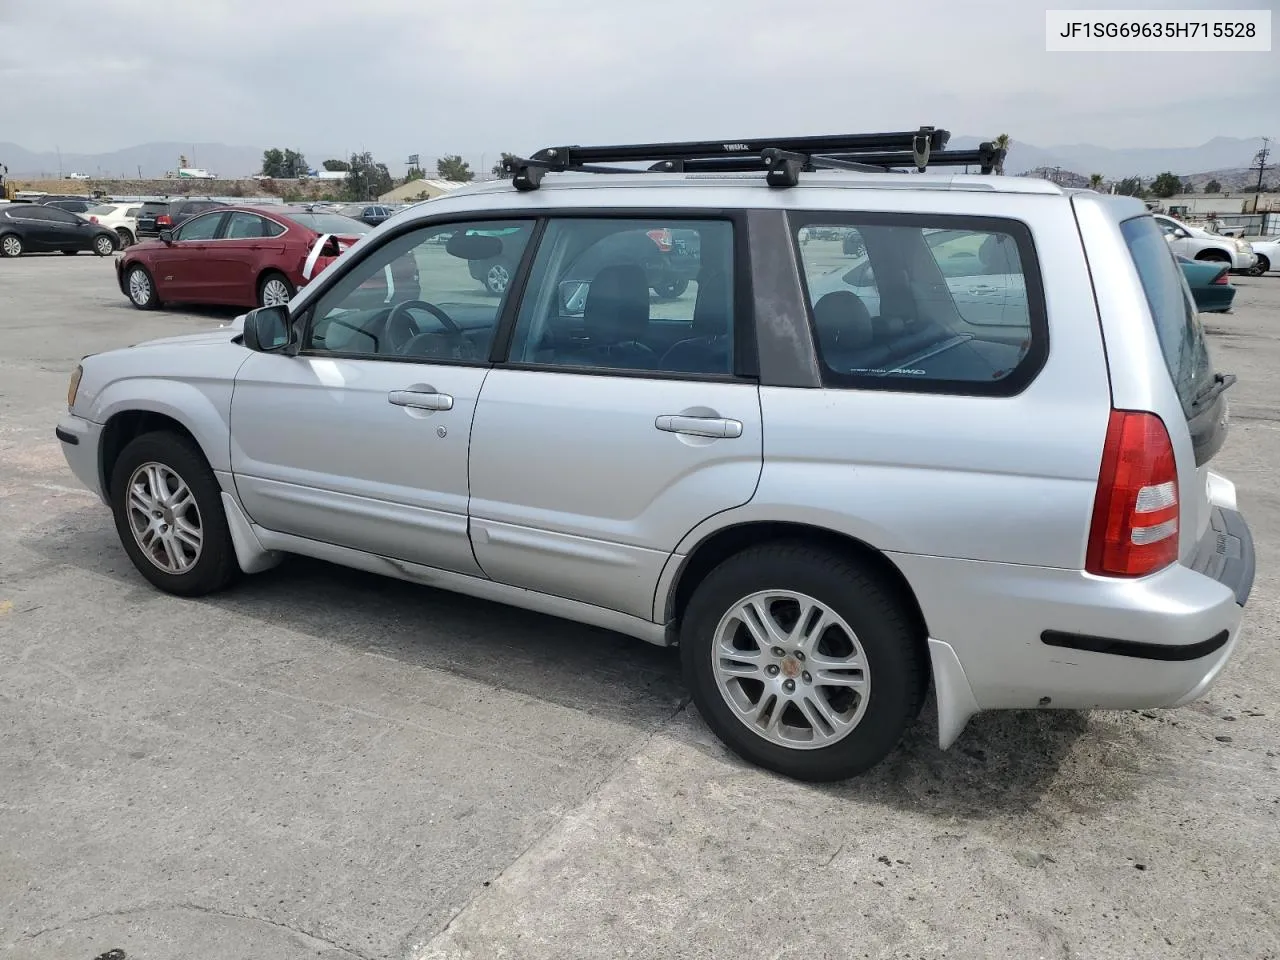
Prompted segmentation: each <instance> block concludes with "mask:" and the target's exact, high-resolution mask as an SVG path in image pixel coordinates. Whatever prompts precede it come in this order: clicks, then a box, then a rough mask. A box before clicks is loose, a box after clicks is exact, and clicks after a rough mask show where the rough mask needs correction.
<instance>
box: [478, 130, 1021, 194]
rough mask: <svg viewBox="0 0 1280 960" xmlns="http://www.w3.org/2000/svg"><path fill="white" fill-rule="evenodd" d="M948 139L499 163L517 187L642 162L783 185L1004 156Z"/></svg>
mask: <svg viewBox="0 0 1280 960" xmlns="http://www.w3.org/2000/svg"><path fill="white" fill-rule="evenodd" d="M950 139H951V134H950V133H949V132H948V131H946V130H939V129H937V128H935V127H928V126H924V127H920V128H919V129H918V130H905V131H899V132H894V133H854V134H837V135H832V136H818V137H790V138H778V139H757V140H739V141H725V140H698V141H689V142H683V143H640V144H616V145H613V146H601V147H582V146H566V147H546V148H544V149H542V150H539V151H538V152H537V153H535V154H533V156H531V157H528V158H523V157H511V158H508V159H506V160H504V161H503V166H504V167H505V168H506V170H507V172H509V173H510V174H511V175H512V177H511V179H512V183H513V184H514V186H515V188H516V189H517V190H536V189H538V187H539V186H540V185H541V183H542V177H543V175H544V174H545V173H546V172H547V171H548V170H550V171H567V170H573V171H581V172H586V173H606V174H608V173H635V172H637V171H636V170H634V169H629V168H626V167H618V166H610V164H620V163H644V162H648V163H649V164H650V166H649V168H648V170H649V171H650V172H694V171H703V172H720V171H723V172H730V171H764V172H765V173H766V178H765V179H766V181H767V182H768V183H769V184H770V185H771V186H778V187H784V186H795V185H796V184H797V183H798V182H799V175H800V173H801V172H805V171H812V170H815V169H818V168H827V169H839V170H857V171H861V172H875V173H882V172H884V171H885V170H892V169H895V168H899V167H915V168H916V169H917V170H919V171H921V172H923V171H924V170H925V169H926V168H927V167H929V166H930V165H933V166H939V165H943V166H978V167H980V168H981V169H982V172H983V173H990V172H991V171H992V170H994V169H996V168H997V167H998V166H999V164H1000V162H1001V161H1002V160H1003V159H1004V153H1003V151H1000V150H998V149H997V148H996V147H995V145H994V144H992V143H983V144H981V145H980V146H979V148H978V149H977V150H953V151H950V152H948V151H947V150H946V149H945V148H946V145H947V142H948V141H949V140H950Z"/></svg>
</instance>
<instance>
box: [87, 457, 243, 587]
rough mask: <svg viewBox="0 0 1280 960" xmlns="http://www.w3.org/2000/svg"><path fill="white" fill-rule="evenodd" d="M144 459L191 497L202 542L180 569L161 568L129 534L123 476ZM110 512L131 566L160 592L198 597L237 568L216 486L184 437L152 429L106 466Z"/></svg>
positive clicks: (210, 472) (126, 485)
mask: <svg viewBox="0 0 1280 960" xmlns="http://www.w3.org/2000/svg"><path fill="white" fill-rule="evenodd" d="M147 463H156V464H160V465H163V466H164V467H166V468H167V469H169V470H171V471H172V472H173V473H174V474H176V475H177V476H178V477H180V478H181V479H182V481H183V482H184V483H185V484H186V485H187V488H188V489H189V490H190V491H191V493H192V495H193V497H194V499H195V507H196V510H197V511H198V514H196V516H197V518H198V521H199V523H198V527H199V529H200V531H201V533H202V544H201V549H200V552H199V555H198V558H197V559H196V560H195V562H194V564H193V565H192V566H191V567H190V569H188V570H185V571H183V572H179V573H174V572H169V571H167V570H164V569H161V567H159V566H157V565H156V563H155V562H153V561H152V560H151V559H149V558H148V555H147V553H146V551H144V550H143V548H142V546H141V545H140V544H139V543H138V541H137V539H136V538H135V537H134V533H133V528H132V526H131V520H130V510H129V507H128V504H129V498H130V491H129V479H130V477H132V476H133V473H134V471H135V470H137V469H138V468H139V467H141V466H142V465H144V464H147ZM111 511H112V513H113V514H114V515H115V521H116V533H117V534H118V535H119V537H120V543H121V544H122V545H123V546H124V550H125V553H127V554H128V555H129V559H130V560H132V561H133V565H134V566H135V567H137V568H138V572H139V573H141V574H142V575H143V576H144V577H146V578H147V580H149V581H151V583H152V584H153V585H154V586H156V587H158V588H159V589H161V590H163V591H165V592H166V593H173V594H177V595H178V596H182V597H198V596H202V595H204V594H207V593H213V592H214V591H217V590H221V589H223V588H224V587H226V586H228V585H229V584H231V583H232V582H233V581H234V580H235V579H236V577H237V576H238V575H239V573H240V567H239V565H238V564H237V562H236V554H235V547H234V546H233V545H232V543H231V534H230V532H229V531H228V529H227V518H226V515H225V514H224V513H223V510H222V488H221V487H220V486H219V485H218V481H217V478H216V477H214V475H213V470H212V469H210V467H209V463H208V461H207V460H205V458H204V454H203V453H201V452H200V449H199V448H198V447H197V446H196V445H195V443H193V442H192V441H191V440H190V438H188V437H185V436H182V435H181V434H178V433H171V432H168V431H158V432H154V433H144V434H143V435H142V436H140V437H135V438H134V439H133V440H131V441H130V442H129V444H128V445H127V446H126V447H125V448H124V450H122V451H121V453H120V457H119V458H118V459H117V460H116V464H115V467H114V468H113V469H112V471H111ZM188 516H190V515H188ZM170 522H172V521H170Z"/></svg>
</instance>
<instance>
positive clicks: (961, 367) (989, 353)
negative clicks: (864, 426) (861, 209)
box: [793, 214, 1048, 396]
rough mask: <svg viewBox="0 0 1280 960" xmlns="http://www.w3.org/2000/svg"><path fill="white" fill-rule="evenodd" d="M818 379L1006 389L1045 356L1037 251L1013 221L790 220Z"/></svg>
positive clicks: (838, 383)
mask: <svg viewBox="0 0 1280 960" xmlns="http://www.w3.org/2000/svg"><path fill="white" fill-rule="evenodd" d="M793 223H794V224H795V231H796V232H795V237H796V241H797V249H798V250H799V253H800V261H801V263H802V265H803V267H804V278H805V286H806V291H807V296H808V301H809V310H810V316H811V320H812V324H813V330H814V333H815V335H816V341H817V346H818V354H819V359H820V360H821V362H822V371H823V381H824V383H825V384H826V385H827V386H831V387H856V388H861V389H886V390H913V391H921V392H931V393H959V394H980V395H996V396H1009V395H1012V394H1015V393H1017V392H1019V391H1020V390H1022V389H1023V387H1025V386H1026V385H1027V384H1028V383H1030V381H1031V379H1032V378H1033V377H1034V376H1035V374H1036V373H1037V372H1038V371H1039V369H1040V367H1041V366H1043V364H1044V359H1045V357H1046V356H1047V353H1048V329H1047V324H1046V322H1045V311H1044V295H1043V290H1042V286H1041V282H1040V273H1039V268H1038V265H1037V262H1036V259H1035V249H1034V246H1033V244H1032V240H1031V234H1030V231H1029V230H1027V228H1026V227H1025V226H1024V225H1023V224H1021V223H1018V222H1016V221H1011V220H994V219H990V218H972V217H946V216H919V215H914V214H911V215H907V214H900V215H897V214H863V215H849V214H814V215H808V216H802V217H800V218H794V217H793Z"/></svg>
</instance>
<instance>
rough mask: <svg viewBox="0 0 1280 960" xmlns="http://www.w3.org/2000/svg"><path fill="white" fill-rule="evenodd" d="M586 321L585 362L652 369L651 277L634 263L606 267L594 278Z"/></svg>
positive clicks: (655, 357) (653, 358)
mask: <svg viewBox="0 0 1280 960" xmlns="http://www.w3.org/2000/svg"><path fill="white" fill-rule="evenodd" d="M582 322H583V326H584V327H585V328H586V331H585V332H586V337H587V345H586V347H585V349H584V350H583V351H582V356H581V362H583V363H586V364H588V365H591V366H601V367H629V368H632V369H641V370H646V369H651V368H652V367H654V366H655V365H656V363H657V356H656V355H655V354H654V352H653V350H652V349H650V348H649V347H648V346H646V345H645V343H644V338H645V336H646V335H647V334H648V332H649V279H648V277H646V276H645V272H644V268H643V267H640V266H637V265H635V264H631V263H620V264H614V265H612V266H608V267H603V268H601V270H600V271H599V272H598V273H597V274H596V276H595V279H594V280H592V281H591V287H590V288H589V289H588V290H587V302H586V303H585V304H584V305H583V310H582Z"/></svg>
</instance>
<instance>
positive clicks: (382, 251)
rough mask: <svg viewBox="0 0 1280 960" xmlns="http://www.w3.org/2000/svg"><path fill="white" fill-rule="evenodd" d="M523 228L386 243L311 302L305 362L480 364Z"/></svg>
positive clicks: (498, 224)
mask: <svg viewBox="0 0 1280 960" xmlns="http://www.w3.org/2000/svg"><path fill="white" fill-rule="evenodd" d="M533 225H534V221H532V220H501V221H497V220H477V221H468V222H464V223H449V224H436V225H433V226H430V227H424V228H423V229H421V230H414V231H412V232H410V233H406V234H402V235H400V236H398V237H395V238H393V239H391V240H389V241H387V242H386V243H384V244H383V245H382V246H381V247H379V248H378V249H376V250H374V251H373V252H372V253H371V254H370V255H369V256H366V257H364V258H363V259H361V260H360V261H359V262H357V263H355V264H353V265H352V266H351V268H350V269H349V270H347V271H346V272H345V273H344V274H343V275H342V276H341V277H340V279H338V281H337V282H336V283H335V284H334V285H333V286H332V287H331V288H330V289H329V290H328V291H326V292H325V293H324V295H323V296H321V297H320V299H319V300H318V301H317V303H316V306H315V309H314V311H313V313H312V321H311V322H310V323H309V324H308V330H307V333H306V336H305V337H304V340H303V347H302V349H303V350H304V351H305V352H308V353H312V354H320V355H333V354H340V355H343V356H351V357H372V358H377V359H392V360H418V361H421V362H425V363H467V364H483V363H488V362H489V351H490V348H491V347H492V345H493V339H494V334H495V332H496V330H497V326H498V318H499V317H500V316H501V315H502V309H503V305H504V304H505V302H506V298H507V288H506V286H505V285H503V286H502V287H501V288H500V289H494V285H493V284H492V282H491V281H489V280H487V279H486V278H488V277H490V276H491V275H492V274H493V273H495V272H497V271H498V270H499V269H501V271H503V272H505V274H506V275H507V276H508V277H510V276H514V275H515V272H516V268H517V267H518V266H519V264H520V261H521V259H522V258H523V257H524V253H525V248H526V247H527V246H528V243H529V237H530V236H531V235H532V233H533Z"/></svg>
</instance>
